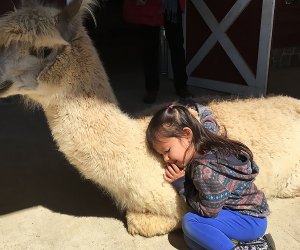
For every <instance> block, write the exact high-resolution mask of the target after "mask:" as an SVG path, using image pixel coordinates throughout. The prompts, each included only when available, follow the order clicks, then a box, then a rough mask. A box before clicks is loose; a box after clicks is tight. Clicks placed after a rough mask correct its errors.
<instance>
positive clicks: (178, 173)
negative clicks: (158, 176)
mask: <svg viewBox="0 0 300 250" xmlns="http://www.w3.org/2000/svg"><path fill="white" fill-rule="evenodd" d="M164 179H165V180H166V181H167V182H169V183H171V184H172V186H173V187H174V188H175V190H176V191H177V192H178V194H179V195H180V196H181V197H182V198H183V199H184V200H185V196H184V181H185V171H184V170H183V169H180V168H178V167H177V166H176V165H175V164H168V166H167V167H166V169H165V173H164Z"/></svg>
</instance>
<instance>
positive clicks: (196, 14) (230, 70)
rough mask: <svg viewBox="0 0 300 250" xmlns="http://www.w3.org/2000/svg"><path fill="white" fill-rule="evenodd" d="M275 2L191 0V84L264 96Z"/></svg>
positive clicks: (188, 32) (188, 12) (188, 15)
mask: <svg viewBox="0 0 300 250" xmlns="http://www.w3.org/2000/svg"><path fill="white" fill-rule="evenodd" d="M274 4H275V0H226V1H220V0H188V1H187V6H186V15H185V48H186V58H187V72H188V75H189V81H188V84H189V85H193V86H199V87H203V88H208V89H213V90H218V91H223V92H228V93H233V94H241V95H254V96H258V95H264V94H266V88H267V78H268V67H269V55H270V46H271V37H272V26H273V13H274Z"/></svg>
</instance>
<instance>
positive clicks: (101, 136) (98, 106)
mask: <svg viewBox="0 0 300 250" xmlns="http://www.w3.org/2000/svg"><path fill="white" fill-rule="evenodd" d="M45 114H46V117H47V120H48V123H49V126H50V129H51V132H52V135H53V137H54V139H55V141H56V142H57V144H58V146H59V149H60V151H62V152H63V153H64V154H65V155H66V157H67V159H68V160H69V161H70V162H71V163H72V164H73V165H74V166H76V168H77V169H79V171H80V172H81V173H83V174H84V175H85V176H87V178H93V175H94V172H95V171H96V169H98V170H99V168H101V166H103V165H104V166H106V169H110V168H109V166H108V165H110V164H115V163H116V162H118V161H120V160H121V159H125V158H126V157H127V156H126V154H128V151H126V149H124V150H120V143H121V142H122V143H123V142H126V141H130V140H131V141H136V142H137V143H140V142H141V141H142V140H143V139H144V137H143V136H140V135H141V134H144V133H140V129H139V128H138V126H137V124H136V121H135V120H133V119H130V118H129V117H128V116H127V115H126V114H124V113H122V112H121V110H120V109H119V108H118V107H117V106H116V104H113V103H109V102H105V103H104V102H100V101H99V100H97V99H90V100H89V99H83V98H77V99H74V100H65V101H64V102H62V101H61V102H59V103H56V105H53V106H48V107H47V108H46V109H45ZM132 146H133V145H128V146H127V145H126V147H128V148H129V147H132ZM111 159H113V162H112V160H111ZM115 171H117V169H115ZM97 173H99V171H98V172H97ZM102 173H103V171H102ZM106 173H107V172H105V173H103V176H102V177H103V178H102V180H101V183H100V184H101V185H102V186H104V187H105V186H106V185H105V181H106V180H105V178H107V177H106V175H105V174H106ZM98 179H99V178H98Z"/></svg>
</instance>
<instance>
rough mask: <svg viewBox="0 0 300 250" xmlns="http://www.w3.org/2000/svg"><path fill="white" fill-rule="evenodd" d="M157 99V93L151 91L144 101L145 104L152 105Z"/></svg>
mask: <svg viewBox="0 0 300 250" xmlns="http://www.w3.org/2000/svg"><path fill="white" fill-rule="evenodd" d="M156 98H157V91H149V92H147V93H146V95H145V96H144V99H143V101H144V103H147V104H152V103H154V102H155V101H156Z"/></svg>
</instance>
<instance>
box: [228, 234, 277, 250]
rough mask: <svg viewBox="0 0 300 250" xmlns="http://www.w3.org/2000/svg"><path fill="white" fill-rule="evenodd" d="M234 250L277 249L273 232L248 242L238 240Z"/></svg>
mask: <svg viewBox="0 0 300 250" xmlns="http://www.w3.org/2000/svg"><path fill="white" fill-rule="evenodd" d="M233 249H234V250H276V248H275V243H274V240H273V238H272V236H271V234H266V235H264V236H263V237H261V238H258V239H256V240H252V241H248V242H238V243H237V245H236V246H235V247H234V248H233Z"/></svg>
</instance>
